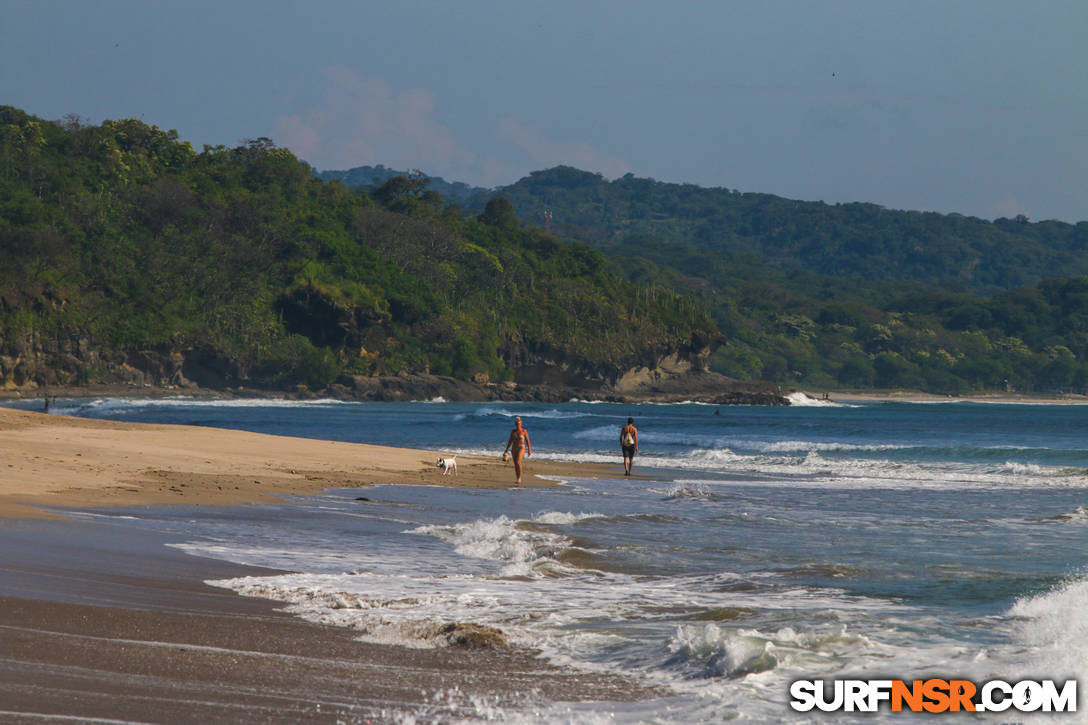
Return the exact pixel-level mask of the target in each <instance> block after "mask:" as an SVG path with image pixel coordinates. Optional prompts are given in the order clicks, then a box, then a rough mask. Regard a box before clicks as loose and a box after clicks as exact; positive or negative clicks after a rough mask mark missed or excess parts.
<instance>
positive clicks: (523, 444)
mask: <svg viewBox="0 0 1088 725" xmlns="http://www.w3.org/2000/svg"><path fill="white" fill-rule="evenodd" d="M506 451H510V455H511V456H513V458H514V473H516V474H517V476H518V480H517V482H516V483H515V484H514V485H515V486H517V485H520V484H521V460H522V459H523V458H525V456H531V455H533V445H532V443H530V442H529V431H527V430H525V429H524V428H522V427H521V416H518V417H517V418H514V430H512V431H510V438H509V439H508V440H507V441H506V450H505V451H503V452H502V459H503V460H504V461H505V460H506Z"/></svg>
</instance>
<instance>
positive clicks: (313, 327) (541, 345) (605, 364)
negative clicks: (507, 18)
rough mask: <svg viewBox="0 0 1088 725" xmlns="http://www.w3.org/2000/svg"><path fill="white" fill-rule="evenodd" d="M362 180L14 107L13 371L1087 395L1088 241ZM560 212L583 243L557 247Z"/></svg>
mask: <svg viewBox="0 0 1088 725" xmlns="http://www.w3.org/2000/svg"><path fill="white" fill-rule="evenodd" d="M353 171H355V172H356V173H355V174H354V175H352V173H351V172H325V176H326V177H329V178H332V177H335V176H338V175H339V176H342V177H343V178H344V179H347V180H348V181H349V182H350V183H353V184H355V183H359V184H362V181H361V180H362V179H364V178H369V179H370V183H369V185H366V184H362V185H363V186H366V190H365V192H362V193H361V192H358V191H356V190H354V189H352V188H349V187H348V185H347V184H345V183H344V182H342V181H339V180H332V181H322V180H321V179H319V178H317V177H315V175H314V173H313V170H312V169H311V168H309V167H308V166H307V165H306V164H305V163H303V162H301V161H299V160H298V159H296V158H295V157H294V156H292V155H291V154H290V153H289V152H287V151H285V150H283V149H279V148H276V147H275V146H274V145H273V144H272V143H271V142H270V141H268V140H267V139H258V140H255V141H251V142H247V143H246V144H244V145H242V146H240V147H237V148H226V147H210V148H205V149H203V150H202V151H200V152H197V151H195V150H194V149H193V148H192V147H191V146H190V145H189V144H187V143H185V142H183V141H180V140H179V139H178V138H177V134H176V133H174V132H173V131H163V130H161V129H158V128H155V127H152V126H148V125H146V124H143V123H141V122H139V121H135V120H122V121H107V122H104V123H103V124H101V125H99V126H92V125H87V124H85V123H82V122H80V121H79V120H78V119H74V118H71V119H67V120H65V121H63V122H49V121H44V120H41V119H38V118H34V117H32V116H29V115H27V114H25V113H23V112H21V111H19V110H17V109H14V108H10V107H0V253H2V255H3V262H4V263H3V265H0V368H3V367H4V366H5V365H9V363H10V360H11V359H12V358H13V357H18V356H19V355H22V356H23V357H26V354H25V353H28V351H30V352H33V350H35V349H36V350H38V351H41V350H44V349H45V348H46V347H47V345H46V342H47V341H53V345H52V348H51V349H52V350H53V352H52V353H51V354H53V356H54V358H53V359H54V360H60V361H62V362H64V361H67V362H64V364H66V365H68V366H69V368H71V369H72V370H74V371H75V372H76V373H77V374H78V379H79V380H82V381H90V380H94V379H96V377H97V376H100V375H101V373H102V370H99V369H97V368H96V367H95V362H94V361H95V360H96V359H99V358H98V357H96V356H95V355H94V354H88V353H87V349H86V348H87V347H88V346H90V347H94V348H97V349H100V350H115V351H127V352H129V353H131V352H133V351H140V352H141V354H143V353H144V352H148V351H150V352H154V353H156V354H158V355H159V356H160V357H162V356H169V355H180V356H184V357H185V358H186V359H188V360H194V359H197V360H200V361H201V363H202V364H203V365H204V366H205V367H211V368H216V369H218V370H220V371H222V377H223V379H230V380H238V381H247V382H257V383H263V384H269V385H292V384H295V383H298V382H305V383H308V384H310V385H312V386H320V385H324V384H326V383H328V382H329V381H332V380H334V379H336V378H337V377H338V376H339V375H341V374H342V373H345V372H346V373H358V374H381V373H395V372H400V371H413V372H419V371H430V372H434V373H440V374H451V375H455V376H458V377H462V378H470V377H477V378H479V379H483V377H484V376H486V377H487V378H489V379H491V380H508V379H511V378H514V377H519V378H521V379H528V378H530V377H532V376H534V375H536V376H538V377H539V376H540V371H541V370H542V369H544V368H549V367H551V368H555V367H556V366H560V367H562V368H563V370H564V371H566V372H569V373H570V374H571V375H572V376H575V377H577V376H580V377H582V378H583V379H597V380H608V379H614V378H615V377H616V376H617V375H618V374H620V373H622V372H623V371H624V370H626V369H628V368H630V367H634V366H640V365H645V364H652V363H653V362H654V361H655V360H656V359H658V358H659V357H660V356H661V355H663V354H665V353H667V352H672V351H677V350H680V351H682V352H683V351H687V352H695V351H698V350H699V349H700V348H702V347H704V346H705V345H707V344H710V343H717V344H718V346H717V349H716V351H715V352H714V353H713V355H712V357H711V364H712V369H715V370H717V371H719V372H722V373H725V374H727V375H731V376H733V377H737V378H741V379H757V378H759V379H767V380H773V381H777V382H779V383H782V384H787V385H804V386H806V387H813V388H843V387H848V388H868V387H880V388H912V389H923V390H928V391H932V392H942V393H955V392H967V391H971V390H980V389H1001V388H1004V387H1006V386H1008V387H1011V388H1013V389H1017V390H1034V391H1041V390H1052V389H1061V388H1084V387H1088V277H1085V276H1083V275H1088V223H1084V222H1082V223H1080V224H1076V225H1071V224H1063V223H1060V222H1041V223H1031V222H1029V221H1028V220H1026V219H1023V218H1020V219H1014V220H1008V219H1001V220H997V221H996V222H987V221H983V220H981V219H972V218H967V217H962V216H957V215H944V216H942V215H939V214H925V213H916V212H899V211H890V210H887V209H883V208H881V207H878V206H875V205H871V204H846V205H834V206H831V205H826V204H822V203H810V202H795V201H790V200H786V199H780V198H778V197H773V196H769V195H763V194H740V193H738V192H735V191H729V190H726V189H701V188H699V187H695V186H690V185H678V184H661V183H659V182H655V181H653V180H649V179H637V178H635V177H632V176H628V177H624V178H622V179H618V180H616V181H613V182H608V181H605V180H604V179H603V178H602V177H600V176H598V175H595V174H588V173H585V172H581V171H578V170H576V169H569V168H564V167H560V168H557V169H552V170H549V171H543V172H537V173H534V174H532V175H530V176H529V177H527V178H526V179H523V180H521V181H520V182H518V183H517V184H514V185H512V186H510V187H505V188H503V189H500V190H495V191H485V190H479V189H470V188H469V187H466V186H465V185H463V184H446V185H445V186H442V187H441V188H449V189H455V190H456V192H455V193H456V194H457V195H458V198H461V199H466V200H467V201H465V207H466V209H467V211H463V210H462V209H460V208H458V207H457V206H453V205H449V204H447V203H446V200H445V199H444V198H443V196H442V195H441V194H440V193H438V191H436V189H435V183H434V182H432V181H430V180H428V179H426V178H425V177H423V176H421V175H419V174H407V175H405V174H398V173H395V172H390V170H388V169H384V167H367V168H366V169H363V170H353ZM375 171H377V172H380V173H374V172H375ZM330 175H331V176H330ZM545 209H550V210H551V211H552V213H553V215H554V216H553V231H555V232H559V233H561V234H563V235H564V236H569V237H576V238H578V239H579V240H580V241H577V242H574V241H570V242H564V241H561V240H559V239H558V238H556V237H554V236H550V235H546V234H544V233H543V232H542V231H541V230H540V226H541V225H542V222H543V211H544V210H545ZM1059 274H1060V275H1061V277H1060V278H1059V277H1058V275H1059ZM704 310H706V312H704ZM35 346H36V347H35ZM5 356H6V357H5ZM100 357H101V356H100ZM101 359H102V360H105V359H106V357H101ZM131 359H132V357H131V355H130V356H129V357H126V358H125V360H126V361H128V360H131ZM5 360H7V361H8V362H5ZM103 364H104V363H103Z"/></svg>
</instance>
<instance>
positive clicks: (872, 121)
mask: <svg viewBox="0 0 1088 725" xmlns="http://www.w3.org/2000/svg"><path fill="white" fill-rule="evenodd" d="M0 104H7V105H13V106H17V107H19V108H22V109H24V110H26V111H28V112H30V113H33V114H35V115H38V116H42V117H45V118H49V119H58V118H61V117H63V116H65V115H66V114H71V113H74V114H77V115H79V116H83V117H85V118H87V119H89V120H90V121H92V122H94V123H99V122H101V121H102V120H105V119H115V118H126V117H137V118H141V119H143V120H144V121H146V122H148V123H152V124H155V125H158V126H161V127H163V128H174V129H177V131H178V133H179V134H180V135H181V137H182V138H183V139H186V140H189V141H191V142H192V143H193V145H194V146H195V147H196V148H197V150H200V148H201V147H202V146H203V144H227V145H236V144H238V143H239V142H241V141H242V140H243V139H246V138H256V137H259V136H269V137H271V138H272V139H273V140H274V141H276V143H278V144H279V145H281V146H286V147H288V148H290V149H291V150H292V151H294V152H295V153H296V154H297V155H298V156H300V157H301V158H303V159H305V160H306V161H309V162H310V163H311V164H313V165H314V166H316V167H317V168H319V169H346V168H350V167H352V166H359V165H363V164H378V163H382V164H385V165H386V166H390V167H393V168H420V169H422V170H424V171H426V172H428V173H431V174H435V175H438V176H443V177H445V178H446V179H447V180H451V181H454V180H458V181H465V182H468V183H471V184H477V185H483V186H494V185H500V184H507V183H511V182H513V181H515V180H517V179H518V178H520V177H521V176H524V175H525V174H527V173H528V172H529V171H534V170H537V169H543V168H548V167H550V166H554V165H556V164H570V165H573V166H577V167H579V168H582V169H586V170H589V171H597V172H601V173H603V174H604V175H605V176H607V177H609V178H614V177H616V176H619V175H621V174H624V173H626V172H629V171H630V172H633V173H635V174H636V175H638V176H650V177H653V178H655V179H659V180H662V181H679V182H690V183H695V184H699V185H702V186H725V187H729V188H734V189H740V190H742V191H760V192H769V193H773V194H779V195H781V196H786V197H791V198H797V199H806V200H817V199H822V200H824V201H828V202H837V201H871V202H876V203H879V204H884V205H885V206H889V207H893V208H904V209H924V210H934V211H941V212H951V211H957V212H961V213H965V214H971V215H975V216H981V217H984V218H994V217H997V216H1012V215H1015V214H1017V213H1024V214H1027V215H1028V216H1029V217H1031V218H1032V219H1046V218H1057V219H1063V220H1066V221H1077V220H1083V219H1088V2H1085V0H1068V1H1065V2H1048V1H1046V0H1040V1H1038V2H1035V1H1032V2H1028V1H1026V0H1025V1H1023V2H1009V1H1008V0H939V1H933V2H930V1H927V0H902V1H899V2H893V1H884V0H858V1H856V2H853V1H847V0H823V1H820V2H817V1H815V0H813V1H811V2H809V1H805V2H801V1H797V2H785V1H781V2H765V1H763V0H752V1H751V2H709V1H705V2H663V1H662V2H640V1H637V0H578V1H574V2H571V1H567V0H548V2H518V1H517V0H494V1H488V2H483V1H479V2H477V1H473V0H461V1H454V0H444V1H437V0H436V1H434V2H422V1H418V0H395V1H390V0H384V1H383V2H362V1H358V2H348V1H347V0H342V1H333V0H306V1H305V2H286V1H285V0H260V1H257V0H254V1H252V2H232V1H231V0H215V1H214V2H199V1H198V2H180V1H177V2H170V1H167V0H159V1H156V0H69V1H67V2H58V1H55V0H54V1H51V0H0Z"/></svg>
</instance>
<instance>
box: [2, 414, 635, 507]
mask: <svg viewBox="0 0 1088 725" xmlns="http://www.w3.org/2000/svg"><path fill="white" fill-rule="evenodd" d="M499 452H500V451H499V450H496V456H495V457H494V458H489V457H483V456H463V455H459V456H457V463H458V473H457V475H448V476H444V475H442V472H441V471H440V470H439V469H438V468H437V466H436V465H435V464H436V462H437V461H438V459H439V458H440V457H441V456H443V453H441V452H439V451H427V450H418V449H411V448H390V447H386V446H372V445H365V444H360V443H339V442H332V441H319V440H310V439H306V438H289V437H284V436H272V435H264V434H258V433H246V432H242V431H229V430H222V429H216V428H199V427H193V426H176V425H146V424H140V423H119V422H113V421H101V420H88V419H83V418H71V417H67V416H60V415H45V414H42V413H32V412H27V411H21V410H12V409H9V408H0V516H8V517H12V516H18V517H26V516H38V517H40V516H50V515H53V514H51V513H50V512H49V511H46V510H43V509H42V508H40V507H52V506H55V507H66V506H67V507H73V508H78V507H87V506H140V505H153V504H190V505H194V504H196V505H203V504H216V505H223V504H231V503H242V502H251V501H260V500H267V497H269V496H275V495H277V494H307V493H318V492H320V491H323V490H327V489H334V488H354V487H360V486H368V485H372V484H389V483H412V484H428V485H448V486H466V487H478V488H506V487H510V486H513V484H514V469H513V466H512V464H510V463H503V462H502V461H501V460H500V459H499V457H498V453H499ZM621 473H622V467H621V466H620V465H619V461H618V460H617V465H615V466H607V465H593V464H583V463H579V464H570V463H561V462H556V461H540V460H534V459H532V458H529V459H527V462H526V475H525V476H523V478H522V481H523V485H527V486H545V485H553V484H552V482H551V481H549V480H545V479H541V478H538V477H537V476H541V475H547V476H558V477H564V476H575V475H580V476H587V475H588V476H594V477H618V476H619V475H620V474H621Z"/></svg>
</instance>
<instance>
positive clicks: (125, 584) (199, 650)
mask: <svg viewBox="0 0 1088 725" xmlns="http://www.w3.org/2000/svg"><path fill="white" fill-rule="evenodd" d="M496 453H498V451H496ZM440 455H441V453H440V452H438V451H426V450H411V449H399V448H386V447H380V446H366V445H359V444H348V443H335V442H326V441H317V440H307V439H298V438H285V437H278V436H268V435H259V434H252V433H244V432H236V431H226V430H218V429H209V428H197V427H184V426H164V425H141V424H130V423H115V422H105V421H94V420H85V419H77V418H68V417H64V416H56V415H43V414H38V413H28V412H24V411H16V410H11V409H3V408H0V720H2V721H3V722H12V723H22V722H35V723H40V722H62V721H72V720H76V721H80V722H107V721H108V722H126V723H130V722H139V723H145V722H146V723H188V722H192V723H218V722H223V723H248V722H261V723H298V722H330V723H334V722H347V723H354V722H359V723H363V722H385V721H389V720H390V719H392V718H393V717H394V715H395V714H396V713H405V712H416V713H421V712H422V713H424V715H426V713H430V714H431V715H432V716H434V717H438V716H440V715H442V714H443V713H449V714H453V713H458V712H460V711H459V710H458V709H457V708H459V707H468V703H469V701H470V699H471V698H472V697H476V698H484V699H485V700H486V701H488V702H492V703H494V704H496V705H497V706H502V705H503V704H505V705H507V706H513V705H515V704H517V705H518V706H523V705H525V703H526V702H533V701H539V702H556V701H580V700H629V699H641V698H645V697H647V696H649V695H650V694H651V693H648V692H647V691H645V690H644V689H643V688H640V687H638V686H636V685H634V684H632V683H630V682H627V681H624V680H622V679H620V678H615V677H609V676H605V675H586V674H585V673H575V672H571V671H565V670H562V669H559V668H555V667H551V666H548V665H546V664H543V663H542V662H541V661H540V660H538V659H536V658H535V657H534V656H533V653H532V652H526V651H520V650H516V649H510V648H493V649H472V648H457V647H449V648H443V649H441V650H426V649H424V650H415V649H407V648H403V647H398V646H390V645H376V644H364V643H360V642H358V641H355V640H354V639H353V637H352V633H351V632H350V631H348V630H341V629H337V628H332V627H325V626H320V625H315V624H310V623H307V622H304V621H301V620H299V619H296V618H294V617H292V616H290V615H288V614H285V613H283V612H280V611H277V610H276V605H275V604H274V603H272V602H268V601H264V600H255V599H247V598H244V597H240V596H238V595H236V594H234V593H233V592H230V591H227V590H223V589H215V588H212V587H210V586H207V585H206V584H204V583H203V582H204V581H205V580H208V579H215V578H223V577H232V576H241V575H245V574H255V573H260V574H266V573H269V571H268V570H264V569H254V568H251V567H243V566H237V565H233V564H229V563H226V562H222V561H217V560H211V559H203V558H199V557H194V556H190V555H187V554H183V553H181V552H180V551H177V550H174V549H171V548H168V547H167V546H166V544H167V543H169V542H168V541H167V540H165V539H164V538H162V537H160V536H156V535H152V534H150V533H148V532H137V531H133V530H132V529H129V528H126V527H124V526H119V525H117V524H111V523H108V522H106V523H100V524H95V523H87V522H83V521H72V520H65V519H64V518H63V513H62V512H60V511H57V510H53V509H51V507H66V506H67V507H76V508H81V509H84V508H88V507H95V506H111V507H113V506H125V507H129V506H146V505H168V504H172V505H177V506H183V507H193V508H194V509H195V508H196V507H201V506H208V505H227V504H233V503H241V502H254V501H273V500H275V499H274V497H275V496H276V495H281V494H305V493H310V494H317V493H319V492H320V491H322V490H326V489H333V488H347V487H361V486H366V485H369V484H374V483H386V484H388V483H414V484H436V485H454V486H476V487H509V486H511V485H512V484H513V478H514V477H513V471H512V469H511V467H510V465H509V464H503V463H502V462H501V461H500V460H499V459H498V458H497V457H496V458H481V457H471V456H465V457H462V456H459V457H458V463H459V469H460V470H459V475H457V476H452V475H451V476H442V474H441V471H439V470H438V469H437V468H436V467H435V465H434V463H435V461H436V460H437V458H438V457H439V456H440ZM527 471H528V473H529V475H528V476H527V481H526V485H552V484H551V483H550V482H549V481H545V480H541V479H535V478H533V475H534V474H543V475H549V476H560V477H561V476H563V475H569V474H573V473H575V472H577V473H579V474H580V475H587V473H591V475H595V476H616V475H618V474H619V473H621V469H620V467H619V466H618V465H617V466H587V465H586V464H578V465H577V466H573V465H570V464H562V463H555V462H547V461H533V462H532V463H531V464H530V467H529V468H528V469H527ZM451 692H452V693H454V696H453V697H452V699H451V697H450V696H449V693H451ZM442 693H446V695H443V694H442ZM443 697H445V700H443V699H442V698H443ZM458 698H460V700H459V699H458ZM477 701H478V700H477ZM421 708H422V709H421ZM424 719H428V718H426V717H425V718H424Z"/></svg>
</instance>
